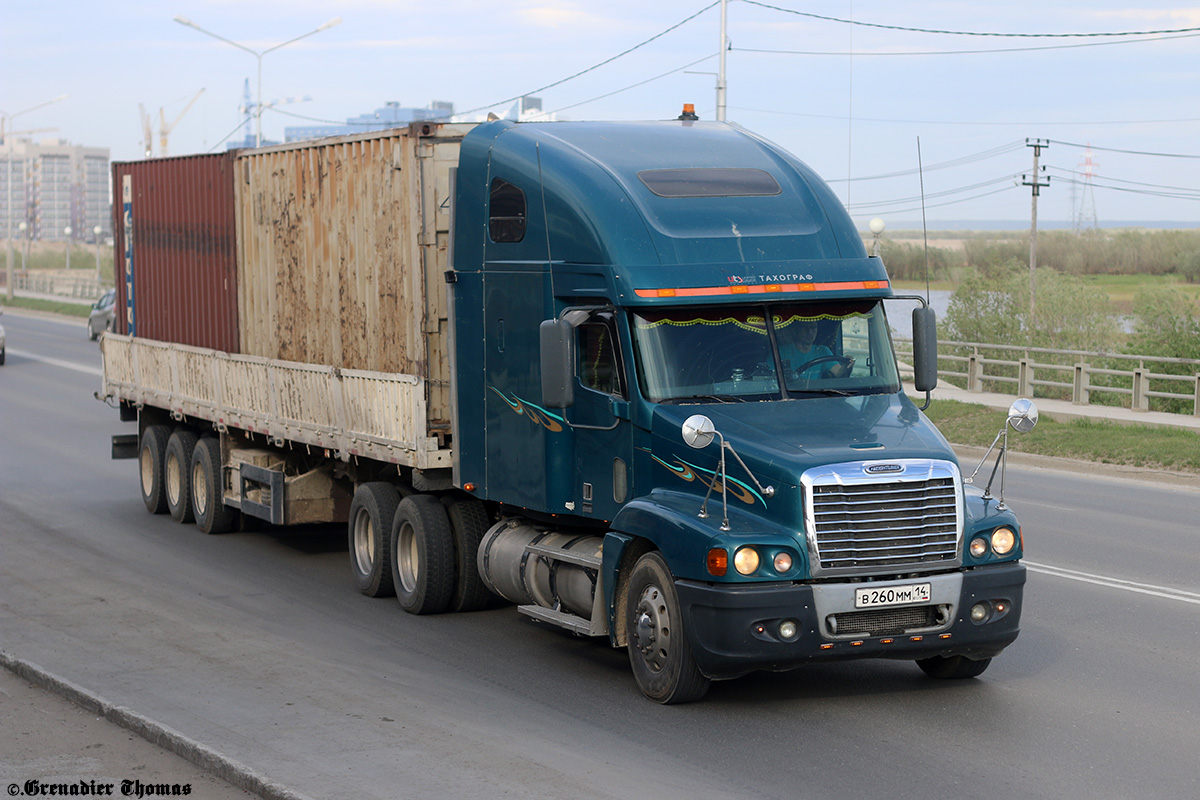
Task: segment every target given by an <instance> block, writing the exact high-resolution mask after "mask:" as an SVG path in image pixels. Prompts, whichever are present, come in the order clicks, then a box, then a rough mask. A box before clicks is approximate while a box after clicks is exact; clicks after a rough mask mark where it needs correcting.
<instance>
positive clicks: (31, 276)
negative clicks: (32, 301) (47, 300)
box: [13, 270, 111, 300]
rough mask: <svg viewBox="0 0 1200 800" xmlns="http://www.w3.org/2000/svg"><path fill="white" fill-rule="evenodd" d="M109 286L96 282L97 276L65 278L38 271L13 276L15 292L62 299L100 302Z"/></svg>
mask: <svg viewBox="0 0 1200 800" xmlns="http://www.w3.org/2000/svg"><path fill="white" fill-rule="evenodd" d="M109 288H111V287H109V286H106V285H104V284H103V283H101V282H100V281H98V280H96V277H95V275H90V276H88V277H83V276H80V277H69V278H68V277H65V276H62V275H45V274H40V273H39V272H38V271H36V270H30V271H28V272H26V273H24V274H22V273H17V274H16V275H14V276H13V290H14V291H18V292H32V293H35V294H44V295H56V296H58V297H62V298H68V299H77V300H98V299H100V295H102V294H104V293H105V292H106V291H107V290H108V289H109Z"/></svg>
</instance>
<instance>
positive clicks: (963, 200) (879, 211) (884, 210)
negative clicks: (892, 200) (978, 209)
mask: <svg viewBox="0 0 1200 800" xmlns="http://www.w3.org/2000/svg"><path fill="white" fill-rule="evenodd" d="M1015 188H1017V187H1016V186H1015V185H1013V186H1002V187H1000V188H999V189H993V190H992V191H990V192H983V193H982V194H976V195H972V196H971V197H961V198H959V199H957V200H948V201H946V202H945V203H932V204H927V205H926V206H924V207H925V208H942V207H944V206H957V205H960V204H962V203H966V202H968V201H971V200H978V199H979V198H981V197H991V196H992V195H994V194H1000V193H1001V192H1010V191H1012V190H1013V189H1015ZM856 207H857V206H847V207H846V209H847V211H850V212H851V213H853V212H854V209H855V208H856ZM921 208H922V207H921V206H919V205H917V206H911V207H909V208H877V209H875V211H874V212H873V213H876V214H903V213H905V212H908V211H920V210H921Z"/></svg>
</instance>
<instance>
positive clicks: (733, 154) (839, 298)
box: [102, 120, 1024, 703]
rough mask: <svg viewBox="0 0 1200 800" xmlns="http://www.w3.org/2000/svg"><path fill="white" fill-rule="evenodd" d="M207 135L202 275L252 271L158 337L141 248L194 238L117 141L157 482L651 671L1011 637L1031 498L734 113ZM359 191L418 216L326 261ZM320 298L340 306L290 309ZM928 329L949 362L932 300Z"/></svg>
mask: <svg viewBox="0 0 1200 800" xmlns="http://www.w3.org/2000/svg"><path fill="white" fill-rule="evenodd" d="M451 148H452V149H451ZM308 150H311V151H312V152H311V153H307V151H308ZM295 151H306V153H305V155H304V157H303V158H300V157H294V154H295ZM222 159H223V160H220V161H218V160H215V159H214V160H213V161H212V162H211V165H212V167H211V168H212V171H213V175H215V176H216V177H214V178H211V179H210V180H211V182H213V183H214V184H216V185H220V186H223V187H225V188H224V189H223V190H222V191H227V195H226V197H227V198H229V199H228V202H229V204H230V207H231V208H232V212H231V214H230V220H232V219H233V218H234V217H236V219H237V221H238V224H237V226H234V225H232V224H231V222H230V223H228V224H227V225H226V230H227V231H228V235H226V236H225V237H224V238H223V239H222V240H221V241H222V242H223V243H224V244H225V245H227V246H228V252H229V253H230V256H229V261H227V262H222V264H220V265H219V266H220V268H221V269H222V270H225V271H226V272H225V277H223V276H222V275H221V274H217V275H216V276H215V277H214V275H213V274H209V273H205V274H204V275H203V276H201V277H203V279H204V280H205V281H209V282H217V283H219V282H220V281H225V282H226V283H232V284H233V285H235V286H236V287H237V300H238V303H237V305H236V307H235V308H234V309H233V310H232V311H228V312H225V313H224V316H222V317H221V319H222V320H225V321H227V322H230V324H229V325H226V326H225V327H224V328H223V329H222V330H223V331H225V332H224V333H222V337H223V338H221V339H220V340H219V341H217V340H214V341H213V342H203V341H183V340H182V339H180V340H169V339H167V334H165V333H164V334H156V331H158V330H164V331H165V330H167V329H166V328H161V329H157V328H155V327H154V325H155V324H157V323H156V319H157V318H156V308H155V306H154V305H153V303H154V302H155V300H154V298H155V297H161V294H159V295H154V294H153V293H151V292H150V291H149V290H148V289H147V290H146V291H145V292H143V291H142V290H141V289H139V288H138V287H139V286H141V284H139V281H143V280H148V279H147V278H146V277H145V276H146V273H147V272H148V271H149V272H151V273H153V270H154V269H156V268H157V262H156V261H155V255H154V251H153V250H150V249H147V248H151V247H154V246H162V247H164V252H167V253H169V254H170V255H171V257H174V254H175V253H176V252H177V251H178V250H179V249H180V248H181V247H184V246H189V245H187V243H189V242H194V241H199V239H197V238H196V237H191V238H187V239H183V240H181V242H182V243H176V244H174V245H171V243H170V242H165V240H163V239H162V237H158V238H155V237H151V236H142V237H138V235H137V233H136V231H137V230H138V228H137V226H138V225H139V224H147V225H149V226H150V229H151V230H167V229H168V228H169V226H166V225H163V224H161V223H160V221H158V220H149V221H146V222H144V223H143V222H142V220H144V219H145V217H146V216H147V215H151V214H153V213H154V208H155V206H154V205H153V204H149V203H148V204H145V205H139V201H138V197H139V196H140V195H139V192H140V191H146V192H148V193H149V192H151V191H152V188H153V187H151V186H150V184H151V181H149V180H142V178H141V177H139V175H140V173H138V171H137V169H135V168H131V167H129V166H128V165H118V167H119V169H118V167H114V171H115V172H118V174H117V175H116V177H117V178H121V180H115V181H114V186H115V191H117V192H118V198H117V200H118V205H120V203H121V201H122V200H123V201H124V203H125V205H124V209H123V211H122V212H121V214H122V216H121V217H119V218H118V220H117V222H118V225H120V226H124V227H122V228H120V229H119V230H118V239H119V242H118V249H119V250H120V249H124V251H125V253H126V267H127V280H126V283H125V284H124V285H123V286H121V287H119V288H118V307H119V308H125V309H127V313H126V314H125V318H124V319H120V320H119V324H118V326H117V331H116V333H113V334H108V333H106V334H104V337H103V340H102V349H103V351H104V358H105V387H106V389H105V394H104V396H105V397H106V398H107V399H110V400H113V401H116V402H118V403H119V405H120V407H121V410H122V417H123V418H125V419H137V420H138V423H139V434H138V436H137V437H122V438H121V440H120V441H118V440H116V439H114V457H118V456H129V457H137V458H139V466H140V469H139V478H140V482H141V488H142V496H143V500H144V501H145V503H146V505H147V508H148V509H149V510H151V511H155V512H166V511H169V512H170V513H171V516H172V517H174V518H175V519H177V520H178V521H181V522H186V521H193V520H194V521H195V522H196V524H197V525H198V526H199V527H200V528H201V530H204V531H205V532H221V531H224V530H230V529H232V528H234V527H236V526H237V524H238V519H239V516H243V517H244V516H255V517H260V518H263V519H266V520H268V521H270V522H272V523H276V524H291V523H295V522H312V521H344V522H346V523H347V541H348V549H349V560H350V564H351V571H352V575H353V577H354V581H355V583H356V585H357V586H358V588H359V590H360V591H362V592H364V593H365V594H368V595H370V596H390V595H393V594H394V595H395V596H397V598H398V599H399V602H400V605H401V607H402V608H404V609H405V610H406V611H409V612H410V613H415V614H428V613H440V612H444V611H468V610H475V609H481V608H486V607H488V606H490V605H491V604H492V602H493V600H494V599H495V598H496V597H497V596H499V597H502V598H504V599H506V600H508V601H510V602H513V603H516V604H517V605H518V608H519V610H520V612H521V613H523V614H526V615H528V616H530V617H532V618H534V619H536V620H538V621H540V622H543V623H545V624H550V625H554V626H558V627H561V628H564V629H566V630H569V631H572V632H574V633H577V634H580V635H586V636H598V637H608V639H609V641H610V642H611V643H612V645H613V646H616V647H626V648H627V650H628V652H629V657H630V664H631V668H632V671H633V673H634V677H635V680H636V682H637V684H638V687H639V689H640V690H641V691H642V692H643V693H644V694H645V695H646V696H647V697H649V698H651V699H653V700H656V701H658V702H663V703H680V702H687V701H690V700H696V699H698V698H700V697H702V696H703V694H704V693H705V691H706V690H707V688H708V686H709V684H710V682H711V681H712V680H718V679H726V678H733V677H737V676H740V675H744V674H746V673H748V672H752V671H755V670H787V669H792V668H795V667H799V666H802V665H804V664H807V663H813V662H821V661H833V660H839V659H851V658H892V659H909V660H914V661H916V662H917V663H918V664H919V665H920V666H921V668H922V669H924V670H925V671H926V672H927V673H929V674H931V675H934V676H937V677H951V678H953V677H959V678H961V677H972V676H975V675H978V674H979V673H981V672H982V671H983V669H984V668H986V667H987V665H988V663H989V660H990V659H991V658H992V657H994V656H995V655H997V654H998V653H999V652H1001V651H1002V650H1003V649H1004V648H1005V647H1006V646H1007V645H1008V644H1010V643H1011V642H1012V641H1013V640H1014V639H1015V638H1016V636H1017V634H1018V631H1019V620H1020V612H1021V605H1022V596H1021V592H1022V587H1023V584H1024V567H1023V566H1022V565H1021V563H1020V558H1021V554H1022V551H1021V545H1022V541H1021V531H1020V528H1019V526H1018V523H1017V520H1016V517H1015V516H1014V515H1013V513H1012V512H1011V510H1010V509H1009V508H1008V507H1007V506H1005V505H1004V503H1003V501H1002V500H1000V501H997V499H996V498H994V497H992V496H991V494H990V485H989V487H988V489H985V490H983V491H981V490H979V489H978V488H977V487H974V486H973V485H971V484H970V483H968V481H967V480H965V479H964V477H963V475H962V473H961V471H960V467H959V464H958V460H957V458H956V457H955V455H954V453H953V451H952V450H951V448H950V446H949V445H948V444H947V443H946V441H945V439H944V438H943V437H942V436H941V434H939V433H938V431H937V430H936V428H935V427H934V426H933V425H932V424H931V423H930V422H929V420H928V419H927V418H926V417H925V416H924V415H923V414H922V413H921V411H920V410H919V409H918V408H917V407H916V406H915V405H914V404H913V402H912V401H911V400H910V399H909V398H908V397H907V396H906V395H905V393H904V391H903V387H902V385H901V380H900V374H901V373H900V369H899V367H898V364H897V362H896V357H895V354H894V350H893V347H892V342H891V337H890V332H889V327H888V323H887V314H886V310H885V308H884V303H885V301H886V300H889V299H893V298H895V297H896V295H895V293H894V292H893V289H892V286H891V283H890V281H889V279H888V276H887V272H886V270H885V268H884V266H883V263H882V262H881V261H880V259H878V258H871V257H868V256H867V254H866V251H865V249H864V247H863V243H862V240H861V237H860V236H859V234H858V232H857V231H856V230H855V227H854V225H853V224H852V222H851V220H850V218H849V216H848V215H847V214H846V212H845V210H844V208H843V207H842V206H841V204H840V203H839V201H838V200H837V198H836V197H835V196H834V195H833V193H832V192H831V191H830V190H829V189H828V187H827V186H826V185H825V184H824V183H823V182H822V181H821V180H820V178H818V177H817V176H816V175H815V174H814V173H813V172H812V171H811V170H810V169H809V168H808V167H807V166H805V165H804V164H803V163H801V162H800V161H798V160H797V159H795V158H794V157H793V156H791V155H790V154H788V153H786V152H785V151H783V150H781V149H780V148H778V147H776V146H775V145H772V144H771V143H769V142H766V141H764V140H762V139H760V138H758V137H756V136H755V135H754V134H751V133H749V132H747V131H745V130H743V129H741V128H739V127H737V126H735V125H727V124H724V123H703V122H695V121H690V120H679V121H670V122H646V123H547V124H516V123H512V122H507V121H498V122H490V123H485V124H481V125H478V126H449V125H448V126H439V125H436V124H430V123H420V124H416V125H414V126H412V127H411V128H409V129H406V130H403V131H394V132H388V133H385V134H368V135H363V136H358V137H343V138H339V139H336V140H329V141H328V142H325V143H322V142H317V143H303V144H296V145H280V146H277V147H272V148H263V149H262V150H256V151H252V152H251V153H249V154H247V155H246V156H241V155H237V154H235V155H232V156H223V157H222ZM205 163H209V162H205ZM329 165H335V166H336V169H330V167H329ZM153 166H154V167H155V169H158V168H164V169H165V168H167V167H169V165H163V164H159V163H158V162H155V164H154V165H153ZM305 170H315V171H317V172H320V175H321V176H331V177H328V179H325V180H319V179H317V178H316V177H315V176H314V175H315V173H314V175H309V174H308V173H307V172H305ZM131 174H132V178H131V177H130V175H131ZM181 179H183V180H186V177H181ZM335 180H336V183H335ZM160 183H161V182H155V183H154V185H155V186H157V185H160ZM163 185H165V184H163ZM347 197H352V198H354V202H348V201H347V200H346V199H345V198H347ZM130 198H132V199H130ZM389 204H392V205H389ZM353 208H362V209H366V208H371V209H373V211H374V212H376V215H377V216H382V215H385V211H386V210H387V209H392V211H390V212H387V213H393V212H394V213H395V215H396V218H397V219H400V220H402V221H403V222H404V223H405V224H406V225H411V226H415V227H413V229H412V230H409V229H408V228H405V229H404V230H403V232H402V234H403V235H400V236H396V235H393V234H391V233H389V232H388V231H378V232H376V231H375V230H374V229H373V228H370V227H368V229H367V230H368V233H369V234H370V235H371V236H375V237H376V238H374V239H373V240H372V243H373V248H374V249H373V250H372V251H371V252H370V253H360V251H363V250H367V248H362V247H360V248H358V249H357V250H355V253H354V254H351V252H350V251H349V250H348V251H346V252H345V253H341V256H344V258H341V260H336V259H335V261H334V262H330V263H326V262H325V261H323V260H321V259H322V258H323V257H322V256H321V255H320V254H321V253H322V252H324V250H323V248H326V249H327V248H329V247H333V248H334V250H336V249H337V247H338V246H339V245H338V244H337V243H338V242H339V241H340V240H339V236H342V235H344V232H345V231H347V230H351V229H355V225H354V224H350V223H349V222H348V221H347V219H346V218H345V215H346V214H350V213H351V212H350V211H348V210H347V209H353ZM203 224H204V225H205V226H207V227H206V228H205V230H209V229H213V226H214V224H215V223H213V222H212V221H211V220H204V222H203ZM216 227H217V228H219V227H220V225H217V226H216ZM126 229H127V230H126ZM331 243H332V244H331ZM167 245H171V246H167ZM139 248H143V249H139ZM205 252H206V253H207V252H209V251H207V250H206V251H205ZM234 256H236V258H235V257H234ZM164 258H165V257H164ZM314 259H315V261H313V260H314ZM310 261H312V263H309V262H310ZM234 262H236V263H234ZM163 263H164V265H167V266H170V264H169V262H167V261H164V262H163ZM297 265H303V266H304V269H303V270H300V271H296V266H297ZM380 265H387V267H386V268H383V267H381V266H380ZM171 269H174V267H171ZM136 270H141V272H139V273H136V275H135V271H136ZM391 272H395V273H396V274H394V275H393V274H390V273H391ZM171 274H172V275H176V274H183V275H185V276H186V274H187V270H186V269H182V270H175V271H174V272H172V273H171ZM300 274H303V275H306V276H308V277H307V278H306V279H305V280H307V281H311V283H312V285H308V284H307V283H305V281H297V280H293V279H292V278H289V277H288V276H293V275H300ZM138 276H140V277H138ZM173 279H174V278H173ZM198 280H199V278H198ZM159 285H161V284H159ZM206 285H207V284H206ZM278 286H283V287H286V288H287V289H288V292H287V293H285V296H283V297H279V298H276V299H273V300H271V301H270V302H268V301H267V299H266V297H265V295H263V294H262V293H263V292H264V291H270V289H271V287H278ZM364 287H366V289H365V291H364ZM377 287H378V288H377ZM319 302H323V303H330V304H335V305H331V306H330V308H329V313H325V314H316V315H313V314H311V313H310V312H309V310H308V306H306V305H305V303H309V304H311V303H319ZM138 304H140V305H138ZM336 304H341V305H336ZM135 306H136V309H137V311H136V314H135V311H134V309H135ZM239 310H240V311H241V312H242V313H240V314H239V313H238V312H239ZM135 319H136V320H138V326H139V329H140V330H142V333H138V332H137V331H136V330H135V326H134V321H135ZM305 319H307V320H308V321H309V322H310V323H312V322H313V321H314V320H316V321H317V324H325V325H328V326H331V329H330V331H329V335H328V336H324V337H322V336H311V337H308V336H306V337H299V338H297V337H292V338H287V337H285V336H283V333H285V332H287V331H296V330H301V327H300V326H299V322H300V321H301V320H305ZM182 327H186V326H181V328H182ZM192 327H193V328H194V327H196V326H192ZM200 327H201V329H203V326H200ZM235 328H236V329H235ZM914 328H915V330H916V332H917V334H918V335H917V336H916V339H917V342H916V344H915V346H914V364H913V368H914V372H915V376H916V380H915V387H916V389H917V390H918V391H928V390H929V389H931V388H932V387H933V385H934V384H935V383H936V339H935V337H934V334H933V330H932V328H933V320H932V314H931V312H927V311H925V310H923V309H918V310H917V311H915V312H914ZM372 331H375V332H376V334H378V335H379V336H380V337H382V338H381V339H380V341H378V342H375V343H374V344H372V343H371V342H370V341H369V340H370V338H371V337H372V336H373V335H374V334H372V333H371V332H372ZM156 335H157V336H158V339H159V340H155V336H156ZM364 338H365V339H366V340H367V341H364ZM388 343H393V344H388ZM239 348H240V349H239ZM176 363H178V364H179V365H184V366H181V367H179V368H177V367H175V366H172V365H173V364H176ZM206 374H212V375H214V376H219V380H215V381H214V382H212V383H205V381H203V380H202V379H200V378H198V377H196V376H201V375H206Z"/></svg>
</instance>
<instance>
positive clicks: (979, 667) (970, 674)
mask: <svg viewBox="0 0 1200 800" xmlns="http://www.w3.org/2000/svg"><path fill="white" fill-rule="evenodd" d="M991 663H992V660H991V659H990V658H983V659H980V660H979V661H972V660H971V659H969V658H967V657H966V656H934V657H933V658H922V659H919V660H918V661H917V666H918V667H920V668H921V671H922V672H924V673H925V674H926V675H928V676H929V677H931V678H944V679H948V680H960V679H963V678H977V677H979V676H980V675H982V674H983V671H984V670H985V669H987V668H988V664H991Z"/></svg>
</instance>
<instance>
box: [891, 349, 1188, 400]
mask: <svg viewBox="0 0 1200 800" xmlns="http://www.w3.org/2000/svg"><path fill="white" fill-rule="evenodd" d="M895 342H896V348H897V350H898V351H900V352H901V353H905V352H908V353H911V352H912V340H911V339H896V340H895ZM1096 362H1099V363H1096ZM1126 362H1127V363H1129V364H1130V368H1129V369H1121V368H1120V367H1119V366H1118V365H1120V364H1122V363H1126ZM946 363H949V364H950V365H951V368H948V369H947V368H943V364H946ZM1166 364H1181V365H1186V366H1187V367H1189V368H1190V369H1189V372H1191V373H1192V374H1190V375H1181V374H1172V373H1169V372H1163V371H1162V370H1163V369H1164V366H1162V365H1166ZM954 365H962V366H961V369H956V368H953V367H954ZM1047 374H1050V375H1051V379H1047V378H1045V377H1043V376H1046V375H1047ZM1102 376H1103V377H1102ZM938 377H939V379H940V378H946V379H949V380H951V381H952V382H955V383H956V385H957V384H962V386H963V388H965V389H966V390H967V391H969V392H984V391H995V392H1000V393H1002V394H1007V393H1008V387H1015V388H1014V389H1013V393H1014V394H1015V395H1020V396H1024V397H1038V396H1041V397H1052V396H1055V395H1058V396H1060V397H1063V399H1065V398H1066V396H1068V395H1069V396H1070V399H1071V402H1072V403H1074V404H1076V405H1084V406H1086V405H1089V404H1091V403H1092V401H1093V397H1094V396H1098V395H1099V396H1103V395H1105V394H1107V395H1110V396H1111V395H1116V396H1118V397H1119V398H1120V405H1122V406H1124V407H1126V408H1130V409H1132V410H1134V411H1149V410H1150V400H1151V398H1162V399H1164V400H1177V401H1180V402H1179V403H1177V404H1176V405H1177V406H1183V407H1187V406H1188V405H1189V404H1190V406H1191V414H1192V416H1196V417H1200V359H1194V358H1166V357H1160V356H1142V355H1127V354H1124V353H1102V352H1098V351H1088V350H1056V349H1053V348H1047V347H1020V346H1014V345H997V344H983V343H980V342H954V341H946V342H943V341H939V342H938ZM1054 377H1057V378H1058V379H1057V380H1055V379H1053V378H1054ZM1039 387H1040V388H1041V391H1040V392H1039V391H1038V389H1039ZM1170 389H1173V390H1174V391H1169V390H1170ZM1164 410H1168V411H1170V410H1172V409H1169V408H1167V409H1164ZM1176 413H1180V412H1178V411H1176Z"/></svg>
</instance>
